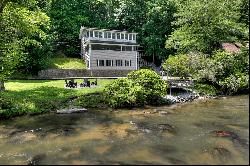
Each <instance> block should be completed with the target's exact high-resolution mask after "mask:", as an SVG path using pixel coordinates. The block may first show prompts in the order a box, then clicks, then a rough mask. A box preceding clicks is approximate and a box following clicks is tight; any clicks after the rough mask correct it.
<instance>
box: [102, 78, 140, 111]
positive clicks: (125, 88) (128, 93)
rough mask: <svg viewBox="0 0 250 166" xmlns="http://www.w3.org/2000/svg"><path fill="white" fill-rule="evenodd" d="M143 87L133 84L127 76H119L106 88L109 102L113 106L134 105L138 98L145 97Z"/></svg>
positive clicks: (105, 91)
mask: <svg viewBox="0 0 250 166" xmlns="http://www.w3.org/2000/svg"><path fill="white" fill-rule="evenodd" d="M142 90H143V89H142V88H141V87H140V86H133V82H132V81H131V80H129V79H127V78H119V79H117V80H115V81H114V82H112V83H111V84H110V85H108V86H107V87H106V88H105V90H104V93H105V97H106V101H107V103H108V104H109V105H110V106H111V107H113V108H122V107H132V106H134V105H135V104H136V103H137V99H138V98H140V99H143V95H140V94H141V93H142Z"/></svg>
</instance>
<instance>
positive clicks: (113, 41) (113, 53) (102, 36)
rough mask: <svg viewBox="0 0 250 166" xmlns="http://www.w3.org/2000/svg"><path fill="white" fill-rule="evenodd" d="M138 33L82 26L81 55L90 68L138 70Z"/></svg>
mask: <svg viewBox="0 0 250 166" xmlns="http://www.w3.org/2000/svg"><path fill="white" fill-rule="evenodd" d="M136 38H137V33H129V32H127V31H119V30H108V29H97V28H86V27H81V29H80V34H79V39H81V56H82V58H83V59H84V60H85V62H86V66H87V69H90V70H137V69H138V68H139V65H138V64H139V58H140V52H139V51H138V47H139V45H138V44H137V43H136Z"/></svg>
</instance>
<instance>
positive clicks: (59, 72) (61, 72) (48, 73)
mask: <svg viewBox="0 0 250 166" xmlns="http://www.w3.org/2000/svg"><path fill="white" fill-rule="evenodd" d="M130 71H131V70H81V69H79V70H76V69H75V70H73V69H48V70H41V71H39V72H38V79H60V78H66V77H126V76H127V74H128V73H129V72H130Z"/></svg>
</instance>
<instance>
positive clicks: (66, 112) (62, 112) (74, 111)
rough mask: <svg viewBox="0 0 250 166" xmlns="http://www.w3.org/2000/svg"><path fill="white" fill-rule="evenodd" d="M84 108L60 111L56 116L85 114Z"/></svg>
mask: <svg viewBox="0 0 250 166" xmlns="http://www.w3.org/2000/svg"><path fill="white" fill-rule="evenodd" d="M86 111H87V109H86V108H71V109H62V110H57V111H56V113H57V114H71V113H82V112H86Z"/></svg>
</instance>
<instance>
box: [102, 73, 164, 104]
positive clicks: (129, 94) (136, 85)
mask: <svg viewBox="0 0 250 166" xmlns="http://www.w3.org/2000/svg"><path fill="white" fill-rule="evenodd" d="M104 92H105V96H106V101H107V102H108V104H109V105H110V106H111V107H113V108H121V107H133V106H142V105H144V104H153V103H155V102H156V101H158V100H159V98H160V97H161V96H163V95H165V94H166V92H167V84H166V83H165V82H164V81H163V80H162V79H161V77H160V76H159V75H158V74H157V73H156V72H154V71H152V70H149V69H140V70H137V71H133V72H130V73H129V74H128V78H122V79H117V80H115V81H114V82H113V83H111V84H110V85H108V86H107V87H106V88H105V90H104Z"/></svg>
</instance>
